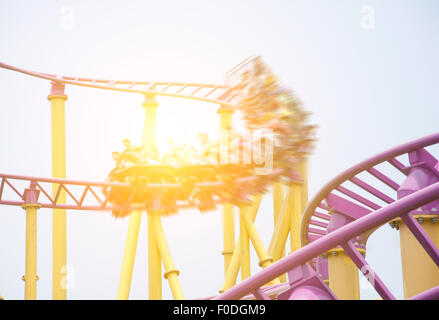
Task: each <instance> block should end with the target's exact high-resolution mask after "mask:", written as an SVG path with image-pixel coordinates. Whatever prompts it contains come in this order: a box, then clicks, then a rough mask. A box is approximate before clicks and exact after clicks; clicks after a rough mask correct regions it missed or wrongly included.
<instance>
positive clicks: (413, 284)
mask: <svg viewBox="0 0 439 320" xmlns="http://www.w3.org/2000/svg"><path fill="white" fill-rule="evenodd" d="M415 217H416V218H417V219H419V220H421V219H423V222H422V223H421V226H422V228H423V229H424V231H425V233H426V234H427V235H428V236H429V238H430V239H431V240H432V241H433V242H434V243H435V244H436V246H437V247H439V222H438V221H437V220H438V218H439V215H422V216H420V215H415ZM419 220H418V221H419ZM421 221H422V220H421ZM399 232H400V244H401V265H402V275H403V283H404V297H405V298H406V299H407V298H410V297H413V296H415V295H417V294H419V293H421V292H423V291H425V290H428V289H430V288H433V287H435V286H439V268H438V267H437V266H436V264H435V263H434V262H433V260H432V259H431V258H430V256H429V255H428V254H427V253H426V252H425V250H424V249H423V248H422V246H421V245H420V244H419V242H418V241H417V240H416V238H415V237H414V236H413V234H412V233H411V232H410V230H409V229H408V228H407V226H406V225H405V224H404V223H402V222H401V221H400V220H399Z"/></svg>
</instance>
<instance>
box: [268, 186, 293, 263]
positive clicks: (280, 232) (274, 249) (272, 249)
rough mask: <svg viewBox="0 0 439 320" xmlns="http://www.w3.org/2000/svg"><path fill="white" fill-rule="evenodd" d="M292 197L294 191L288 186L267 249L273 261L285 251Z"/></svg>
mask: <svg viewBox="0 0 439 320" xmlns="http://www.w3.org/2000/svg"><path fill="white" fill-rule="evenodd" d="M294 196H295V195H294V191H293V190H292V188H291V185H290V186H288V189H287V194H286V197H285V201H284V203H283V205H282V210H281V212H280V215H279V217H278V219H277V222H276V226H275V228H274V232H273V236H272V237H271V241H270V245H269V247H268V255H269V256H271V257H273V259H274V260H275V261H276V260H279V259H280V258H281V255H282V251H283V250H285V243H286V241H287V239H288V233H289V231H290V224H291V212H292V208H293V201H294V200H295V199H294Z"/></svg>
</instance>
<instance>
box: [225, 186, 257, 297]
mask: <svg viewBox="0 0 439 320" xmlns="http://www.w3.org/2000/svg"><path fill="white" fill-rule="evenodd" d="M261 200H262V196H260V195H258V196H256V197H254V199H253V201H252V204H251V206H250V217H251V219H252V221H253V222H254V221H255V219H256V215H257V214H258V209H259V205H260V204H261ZM240 266H241V240H240V239H238V241H237V243H236V246H235V251H234V252H233V255H232V259H231V261H230V265H229V268H228V269H227V273H226V279H225V281H224V284H223V287H222V288H221V290H220V293H221V292H224V291H226V290H228V289H230V288H231V287H233V286H234V285H235V283H236V279H237V277H238V273H239V268H240Z"/></svg>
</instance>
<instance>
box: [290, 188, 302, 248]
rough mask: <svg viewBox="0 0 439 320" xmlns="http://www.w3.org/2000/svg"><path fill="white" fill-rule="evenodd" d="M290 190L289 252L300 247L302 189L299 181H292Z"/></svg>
mask: <svg viewBox="0 0 439 320" xmlns="http://www.w3.org/2000/svg"><path fill="white" fill-rule="evenodd" d="M289 188H290V192H291V197H292V198H291V216H290V218H291V220H290V221H291V222H290V246H291V252H294V251H296V250H298V249H300V222H301V218H302V207H303V206H302V200H303V197H302V191H303V186H302V184H301V183H292V184H291V185H290V187H289Z"/></svg>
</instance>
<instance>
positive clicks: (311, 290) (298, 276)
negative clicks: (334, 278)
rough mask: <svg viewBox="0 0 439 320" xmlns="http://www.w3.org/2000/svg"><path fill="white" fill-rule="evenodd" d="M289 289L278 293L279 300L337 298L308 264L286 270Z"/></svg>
mask: <svg viewBox="0 0 439 320" xmlns="http://www.w3.org/2000/svg"><path fill="white" fill-rule="evenodd" d="M288 282H289V283H290V289H288V290H287V291H285V292H283V293H282V294H280V295H279V297H278V298H279V300H337V297H336V296H335V295H334V293H333V292H332V291H331V289H329V287H328V286H327V285H326V283H325V282H324V281H323V280H322V279H321V278H320V277H319V275H318V274H317V273H316V272H315V271H314V270H313V269H312V268H311V266H310V265H309V264H304V265H300V266H298V267H295V268H293V269H291V270H290V271H288Z"/></svg>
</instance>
